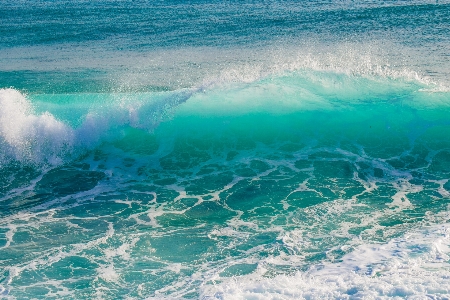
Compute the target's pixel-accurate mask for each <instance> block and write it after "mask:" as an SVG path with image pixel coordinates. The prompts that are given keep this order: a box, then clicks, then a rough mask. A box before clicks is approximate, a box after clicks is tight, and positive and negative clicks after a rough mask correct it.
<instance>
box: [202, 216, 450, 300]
mask: <svg viewBox="0 0 450 300" xmlns="http://www.w3.org/2000/svg"><path fill="white" fill-rule="evenodd" d="M449 237H450V224H443V225H436V226H432V227H428V228H423V229H421V230H417V231H414V232H409V233H407V234H405V235H404V236H402V237H400V238H396V239H393V240H391V241H390V242H388V243H386V244H381V245H370V244H365V245H361V246H360V247H358V248H357V249H355V251H353V252H351V253H349V254H347V255H345V256H344V257H343V258H342V261H341V262H339V263H324V264H321V265H316V266H314V267H312V268H311V269H310V270H309V271H307V272H298V273H296V274H295V275H290V276H289V275H278V276H275V277H272V278H267V277H265V276H261V274H257V273H255V274H250V275H246V276H243V277H240V278H239V279H238V278H232V279H226V280H225V281H223V282H222V283H220V284H216V285H214V286H206V287H205V288H204V290H203V299H250V298H251V299H388V298H392V297H400V298H405V297H406V298H408V299H424V298H430V299H447V297H449V296H450V288H449V286H448V278H449V276H450V272H449V271H448V267H449V264H448V255H449V254H450V248H449V245H450V240H449Z"/></svg>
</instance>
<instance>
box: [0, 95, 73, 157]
mask: <svg viewBox="0 0 450 300" xmlns="http://www.w3.org/2000/svg"><path fill="white" fill-rule="evenodd" d="M73 143H74V132H73V130H72V129H71V128H70V127H68V126H67V125H66V124H64V123H62V122H60V121H58V120H57V119H56V118H55V117H54V116H53V115H52V114H50V113H48V112H45V113H43V114H40V115H38V114H35V113H34V112H33V107H32V105H31V103H30V101H28V100H27V99H26V98H25V96H24V95H22V94H21V93H20V92H18V91H16V90H14V89H0V147H1V148H0V150H2V151H1V152H0V159H1V160H4V159H5V158H8V157H12V158H13V159H16V160H20V161H28V162H32V163H36V162H42V161H45V162H48V163H51V164H55V163H58V162H59V161H60V160H61V159H62V157H63V156H64V154H65V153H66V152H67V151H70V149H71V148H72V146H73Z"/></svg>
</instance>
